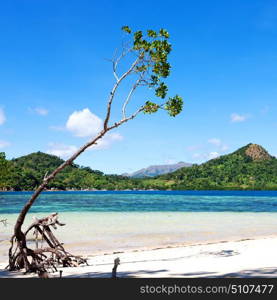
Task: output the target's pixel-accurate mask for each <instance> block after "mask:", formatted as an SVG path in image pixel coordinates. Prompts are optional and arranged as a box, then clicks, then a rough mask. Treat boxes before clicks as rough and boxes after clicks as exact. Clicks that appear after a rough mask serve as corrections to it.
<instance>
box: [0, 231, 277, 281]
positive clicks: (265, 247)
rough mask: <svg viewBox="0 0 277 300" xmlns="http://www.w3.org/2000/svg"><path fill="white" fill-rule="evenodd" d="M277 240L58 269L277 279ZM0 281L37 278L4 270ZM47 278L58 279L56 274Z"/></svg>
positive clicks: (102, 259) (102, 258)
mask: <svg viewBox="0 0 277 300" xmlns="http://www.w3.org/2000/svg"><path fill="white" fill-rule="evenodd" d="M276 250H277V237H267V238H259V239H253V240H248V239H247V240H245V239H244V240H239V241H232V242H218V243H209V244H197V245H191V246H179V247H172V248H162V249H154V250H144V251H137V250H133V251H126V252H122V253H114V254H109V255H97V256H88V264H89V266H80V267H75V268H60V269H59V270H62V271H63V272H62V277H63V278H70V277H74V278H75V277H76V278H78V277H83V278H84V277H91V278H97V277H108V278H109V277H111V271H112V268H113V261H114V259H115V258H117V257H119V258H120V261H121V263H120V265H119V266H118V270H117V276H118V277H123V278H126V277H142V278H149V277H159V278H161V277H187V278H188V277H213V278H215V277H277V260H276ZM4 267H5V264H4V263H1V264H0V277H9V278H21V277H37V275H24V274H23V273H21V272H8V271H6V270H4ZM50 277H59V272H56V273H51V274H50Z"/></svg>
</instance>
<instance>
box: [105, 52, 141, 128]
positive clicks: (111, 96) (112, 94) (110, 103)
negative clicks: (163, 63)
mask: <svg viewBox="0 0 277 300" xmlns="http://www.w3.org/2000/svg"><path fill="white" fill-rule="evenodd" d="M140 59H141V56H139V57H138V58H137V59H136V60H135V61H134V62H133V64H132V65H131V67H130V68H129V70H127V71H126V72H125V73H124V74H123V75H122V76H121V77H120V78H119V79H118V81H117V82H116V83H115V85H114V87H113V89H112V91H111V93H110V97H109V100H108V105H107V114H106V118H105V121H104V130H106V129H107V127H108V122H109V120H110V115H111V106H112V102H113V99H114V95H115V92H116V90H117V88H118V86H119V84H120V83H121V82H122V80H123V79H124V78H126V77H127V76H128V75H129V74H130V73H131V72H132V71H133V70H134V68H135V66H136V65H137V64H138V63H139V61H140Z"/></svg>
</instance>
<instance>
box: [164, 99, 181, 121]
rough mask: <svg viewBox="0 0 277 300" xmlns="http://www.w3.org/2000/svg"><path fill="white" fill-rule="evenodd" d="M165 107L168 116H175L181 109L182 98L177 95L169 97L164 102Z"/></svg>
mask: <svg viewBox="0 0 277 300" xmlns="http://www.w3.org/2000/svg"><path fill="white" fill-rule="evenodd" d="M165 109H166V110H167V111H168V114H169V115H170V116H172V117H175V116H177V115H178V114H179V113H180V112H181V111H182V109H183V99H182V98H181V97H180V96H178V95H176V96H175V97H173V98H169V100H168V101H167V102H166V104H165Z"/></svg>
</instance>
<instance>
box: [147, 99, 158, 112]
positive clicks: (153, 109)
mask: <svg viewBox="0 0 277 300" xmlns="http://www.w3.org/2000/svg"><path fill="white" fill-rule="evenodd" d="M158 109H159V106H158V105H157V104H156V103H153V102H150V101H146V103H145V105H144V110H143V112H144V113H145V114H152V113H155V112H157V111H158Z"/></svg>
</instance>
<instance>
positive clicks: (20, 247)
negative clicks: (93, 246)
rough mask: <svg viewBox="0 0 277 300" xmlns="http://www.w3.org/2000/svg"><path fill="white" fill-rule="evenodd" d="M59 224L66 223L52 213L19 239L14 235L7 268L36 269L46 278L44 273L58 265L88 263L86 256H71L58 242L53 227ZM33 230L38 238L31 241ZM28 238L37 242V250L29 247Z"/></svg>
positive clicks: (72, 265)
mask: <svg viewBox="0 0 277 300" xmlns="http://www.w3.org/2000/svg"><path fill="white" fill-rule="evenodd" d="M57 225H59V226H64V225H65V224H62V223H60V222H59V221H58V213H53V214H51V215H49V216H48V217H45V218H42V219H36V221H35V222H34V223H33V224H31V225H30V226H29V228H28V229H27V230H26V231H25V233H23V235H22V237H21V239H20V240H18V239H16V237H15V236H13V237H12V238H11V247H10V249H9V265H8V266H7V268H8V269H9V270H10V271H15V270H22V269H25V273H31V272H35V273H38V275H39V276H40V277H42V276H41V274H44V276H43V277H44V278H45V276H46V275H45V274H47V273H48V272H50V271H52V272H55V271H57V267H58V266H63V267H76V266H79V265H81V264H87V261H86V259H84V258H82V257H80V256H76V255H72V254H70V253H69V252H67V251H66V250H65V249H64V247H63V244H62V243H60V242H59V241H58V239H57V238H56V237H55V235H54V234H53V232H52V231H51V228H50V227H53V228H54V229H57ZM31 230H33V233H34V236H35V238H34V239H32V240H30V239H29V240H28V239H27V234H28V233H29V232H30V231H31ZM27 241H28V242H29V243H31V242H32V243H33V244H35V249H31V248H30V247H29V246H27ZM39 244H40V246H39ZM45 244H46V245H45Z"/></svg>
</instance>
